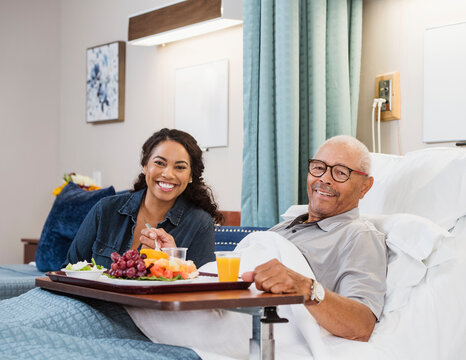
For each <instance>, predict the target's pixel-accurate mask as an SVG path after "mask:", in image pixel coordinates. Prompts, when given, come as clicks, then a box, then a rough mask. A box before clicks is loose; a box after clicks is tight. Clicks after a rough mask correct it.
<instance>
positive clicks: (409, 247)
mask: <svg viewBox="0 0 466 360" xmlns="http://www.w3.org/2000/svg"><path fill="white" fill-rule="evenodd" d="M364 218H366V219H368V220H369V221H371V222H372V223H373V224H374V226H375V227H376V228H377V229H378V230H379V231H381V232H383V233H385V234H386V244H387V247H388V268H387V293H386V295H385V307H384V313H387V312H390V311H393V310H396V309H399V308H401V307H402V306H404V305H405V304H407V302H408V299H409V293H410V292H411V290H412V288H413V287H415V286H416V285H418V284H419V283H420V282H421V281H422V279H424V277H425V275H426V274H427V271H428V269H429V268H430V267H433V266H436V265H440V264H442V263H444V262H446V261H449V260H451V259H454V258H455V256H456V246H455V238H454V237H453V235H451V234H450V233H449V232H448V231H446V230H445V229H443V228H441V227H440V226H438V225H437V224H435V223H433V222H432V221H430V220H428V219H426V218H422V217H420V216H416V215H412V214H394V215H376V216H364Z"/></svg>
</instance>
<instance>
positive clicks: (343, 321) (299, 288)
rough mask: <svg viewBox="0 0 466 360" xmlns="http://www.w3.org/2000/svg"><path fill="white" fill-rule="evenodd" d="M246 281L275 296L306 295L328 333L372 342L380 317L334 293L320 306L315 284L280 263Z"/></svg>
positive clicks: (250, 275) (258, 269)
mask: <svg viewBox="0 0 466 360" xmlns="http://www.w3.org/2000/svg"><path fill="white" fill-rule="evenodd" d="M242 278H243V280H245V281H254V282H255V285H256V288H257V289H258V290H263V291H267V292H271V293H294V292H297V293H301V294H306V298H307V301H306V303H305V306H306V308H307V309H308V310H309V312H310V313H311V314H312V316H313V317H314V318H315V319H316V321H317V322H318V323H319V325H321V326H322V327H323V328H324V329H326V330H328V331H329V332H330V333H332V334H333V335H336V336H341V337H344V338H346V339H351V340H359V341H368V340H369V338H370V336H371V334H372V331H373V330H374V326H375V323H376V317H375V315H374V314H373V313H372V311H371V310H370V309H369V308H368V307H367V306H366V305H364V304H361V303H359V302H358V301H356V300H352V299H348V298H345V297H343V296H340V295H338V294H337V293H334V292H332V291H329V290H326V291H325V299H324V300H323V301H322V302H321V303H320V304H317V303H315V302H313V301H312V300H310V296H311V285H312V282H313V280H312V279H309V278H307V277H305V276H302V275H300V274H298V273H297V272H294V271H293V270H291V269H289V268H287V267H286V266H285V265H283V264H282V263H281V262H279V261H278V260H277V259H273V260H270V261H268V262H266V263H265V264H262V265H259V266H258V267H256V268H255V269H254V271H253V272H249V273H244V274H243V276H242Z"/></svg>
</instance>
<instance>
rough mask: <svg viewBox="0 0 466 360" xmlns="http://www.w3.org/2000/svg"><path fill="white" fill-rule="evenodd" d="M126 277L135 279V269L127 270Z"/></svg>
mask: <svg viewBox="0 0 466 360" xmlns="http://www.w3.org/2000/svg"><path fill="white" fill-rule="evenodd" d="M126 276H127V277H130V278H132V277H135V276H136V269H135V268H133V267H131V268H129V269H127V270H126Z"/></svg>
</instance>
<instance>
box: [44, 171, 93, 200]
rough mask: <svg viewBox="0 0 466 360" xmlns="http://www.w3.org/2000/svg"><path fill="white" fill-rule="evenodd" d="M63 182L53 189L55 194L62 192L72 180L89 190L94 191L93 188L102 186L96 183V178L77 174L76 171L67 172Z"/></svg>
mask: <svg viewBox="0 0 466 360" xmlns="http://www.w3.org/2000/svg"><path fill="white" fill-rule="evenodd" d="M63 180H64V182H63V184H61V186H59V187H57V188H56V189H55V190H53V193H52V194H53V195H58V194H60V193H61V191H62V190H63V188H64V187H65V186H66V185H68V183H69V182H70V181H71V182H73V183H75V184H76V185H78V186H79V187H80V188H81V189H84V190H87V191H92V190H99V189H100V187H99V186H97V184H96V183H95V181H94V179H92V178H90V177H89V176H85V175H80V174H76V173H74V172H72V173H69V174H65V175H64V176H63Z"/></svg>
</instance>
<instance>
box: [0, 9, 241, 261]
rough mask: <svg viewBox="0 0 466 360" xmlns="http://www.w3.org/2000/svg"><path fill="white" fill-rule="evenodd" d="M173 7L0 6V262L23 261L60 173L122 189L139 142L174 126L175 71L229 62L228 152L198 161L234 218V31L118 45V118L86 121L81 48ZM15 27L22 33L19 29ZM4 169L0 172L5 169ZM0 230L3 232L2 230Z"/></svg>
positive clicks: (237, 122) (133, 169)
mask: <svg viewBox="0 0 466 360" xmlns="http://www.w3.org/2000/svg"><path fill="white" fill-rule="evenodd" d="M174 2H176V1H175V0H170V1H168V0H137V1H134V0H133V1H127V0H98V1H96V0H74V1H69V0H1V1H0V30H2V31H1V33H2V34H11V35H10V36H2V38H1V40H0V45H1V46H0V49H2V50H1V52H2V56H1V57H0V71H1V73H0V74H1V76H0V78H1V79H2V80H1V81H0V101H1V103H0V105H1V106H0V114H1V116H0V121H1V124H2V125H3V129H8V132H7V131H2V132H1V135H0V136H1V140H2V141H1V145H0V146H1V149H2V155H3V157H4V159H5V160H4V161H2V165H3V166H2V175H3V176H2V177H1V180H0V181H1V183H0V185H2V188H3V189H8V190H7V191H4V193H5V195H4V196H3V199H2V206H1V208H0V218H1V219H2V226H1V228H0V246H1V247H2V252H0V264H2V263H19V262H22V254H23V250H22V244H21V243H20V238H22V237H34V238H38V237H39V236H40V231H41V229H42V226H43V224H44V222H45V218H46V216H47V214H48V212H49V210H50V207H51V205H52V202H53V200H54V198H53V196H52V195H51V191H52V190H53V189H54V188H55V187H56V186H58V185H60V184H61V178H62V176H63V174H64V173H67V172H71V171H75V172H78V173H81V174H85V175H92V173H93V172H94V171H100V172H101V173H102V183H103V185H104V186H108V185H113V186H114V187H115V188H116V190H122V189H126V188H129V187H130V186H131V185H132V183H133V180H134V179H135V177H136V176H137V174H138V172H139V157H140V149H141V146H142V144H143V142H144V141H145V140H146V139H147V138H148V137H149V136H150V135H151V134H152V133H153V132H154V131H157V130H159V129H161V128H162V127H173V126H174V99H173V98H174V74H175V69H176V68H178V67H184V66H191V65H196V64H200V63H206V62H210V61H214V60H218V59H229V65H230V79H229V80H230V88H229V146H228V147H227V148H216V149H210V150H209V151H208V152H207V153H205V155H204V157H205V163H206V172H205V179H206V182H207V183H208V184H210V185H211V186H212V188H213V190H214V194H215V195H216V196H217V200H218V203H219V206H220V208H221V209H223V210H239V209H240V201H241V161H242V139H243V135H242V131H243V130H242V92H243V90H242V86H243V85H242V77H243V75H242V56H243V51H242V27H241V26H239V27H235V28H231V29H226V30H223V31H219V32H216V33H213V34H209V35H205V36H201V37H197V38H193V39H189V40H183V41H180V42H177V43H172V44H168V45H167V46H165V47H139V46H133V45H129V44H127V45H126V101H125V106H126V109H125V120H124V121H123V122H119V123H107V124H88V123H86V112H85V111H86V88H85V85H86V49H87V48H89V47H93V46H97V45H101V44H105V43H108V42H113V41H118V40H123V41H127V33H128V17H129V16H130V15H134V14H137V13H141V12H145V11H148V10H151V9H154V8H157V7H161V6H164V5H168V4H171V3H174ZM18 24H21V25H22V26H18ZM5 165H6V166H5ZM3 222H5V224H3Z"/></svg>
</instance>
